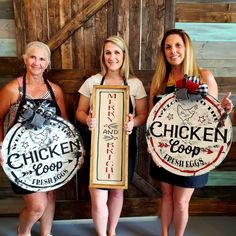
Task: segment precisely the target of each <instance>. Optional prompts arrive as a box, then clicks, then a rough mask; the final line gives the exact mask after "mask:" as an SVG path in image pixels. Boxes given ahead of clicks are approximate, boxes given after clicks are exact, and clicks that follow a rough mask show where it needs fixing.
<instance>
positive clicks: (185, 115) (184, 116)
mask: <svg viewBox="0 0 236 236" xmlns="http://www.w3.org/2000/svg"><path fill="white" fill-rule="evenodd" d="M197 107H198V106H197V104H196V105H194V106H193V107H191V108H183V107H182V106H181V105H180V104H179V105H178V106H177V114H178V116H179V117H180V119H181V120H182V121H183V123H184V124H185V125H187V124H191V123H190V122H189V119H190V118H191V117H192V116H193V115H194V113H195V110H196V109H197Z"/></svg>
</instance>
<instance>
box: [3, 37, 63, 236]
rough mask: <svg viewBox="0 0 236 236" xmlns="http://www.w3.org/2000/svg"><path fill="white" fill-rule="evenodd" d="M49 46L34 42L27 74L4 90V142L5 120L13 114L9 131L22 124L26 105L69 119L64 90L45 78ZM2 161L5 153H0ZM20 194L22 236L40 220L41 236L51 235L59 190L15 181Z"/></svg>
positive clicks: (28, 55) (29, 47)
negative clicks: (28, 186) (34, 187)
mask: <svg viewBox="0 0 236 236" xmlns="http://www.w3.org/2000/svg"><path fill="white" fill-rule="evenodd" d="M50 57H51V52H50V49H49V47H48V46H47V45H46V44H44V43H42V42H39V41H34V42H30V43H29V44H28V45H27V46H26V49H25V54H24V55H23V59H24V64H25V69H26V71H25V74H24V75H23V76H21V77H18V78H16V79H14V80H12V81H11V82H9V83H8V84H6V85H5V86H4V87H3V88H2V89H1V90H0V141H1V143H2V141H3V135H4V130H3V129H4V120H5V117H6V115H7V114H9V122H8V127H9V129H10V128H11V127H12V126H13V125H14V124H15V123H16V122H17V121H18V118H19V117H20V114H21V112H22V110H23V109H24V108H23V107H24V105H25V104H26V103H32V104H34V101H36V100H37V101H38V104H42V103H44V104H47V106H48V107H49V109H50V111H51V112H52V114H55V115H60V116H61V117H63V118H65V119H66V118H67V115H66V109H65V103H64V95H63V92H62V90H61V88H60V87H59V86H58V85H56V84H54V83H52V82H49V81H48V80H47V79H45V78H44V75H43V74H44V71H45V70H46V69H47V68H48V66H49V64H50ZM0 158H1V162H3V160H2V154H1V152H0ZM11 185H12V189H13V191H14V192H15V193H16V194H20V195H22V196H23V199H24V202H25V207H24V208H23V209H22V210H21V212H20V217H19V226H18V236H30V235H31V229H32V227H33V225H34V224H35V223H36V222H37V221H38V220H40V223H41V236H50V235H51V229H52V222H53V217H54V211H55V191H47V192H32V191H28V190H26V189H23V188H21V187H19V186H18V185H16V184H15V183H13V182H11Z"/></svg>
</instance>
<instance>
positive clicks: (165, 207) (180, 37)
mask: <svg viewBox="0 0 236 236" xmlns="http://www.w3.org/2000/svg"><path fill="white" fill-rule="evenodd" d="M184 74H187V75H188V76H197V77H199V78H200V81H201V82H204V83H207V85H208V93H209V94H210V95H211V96H213V97H215V98H217V96H218V90H217V84H216V81H215V79H214V76H213V75H212V73H211V72H210V71H209V70H207V69H204V70H203V69H200V68H199V67H198V65H197V63H196V60H195V58H194V55H193V48H192V43H191V39H190V38H189V36H188V35H187V34H186V33H185V32H184V31H183V30H181V29H171V30H169V31H167V32H166V33H165V35H164V37H163V39H162V41H161V47H160V52H159V58H158V64H157V67H156V71H155V74H154V77H153V79H152V84H151V89H150V110H151V109H152V107H153V106H154V104H155V103H156V102H157V101H158V99H157V97H156V96H158V95H162V94H167V93H171V92H173V91H175V84H176V81H178V80H181V79H183V78H184ZM228 97H229V96H226V97H225V98H224V99H223V100H222V102H221V104H222V107H223V108H225V109H226V111H227V112H230V111H232V108H233V104H232V102H231V100H230V99H229V98H228ZM150 175H151V176H152V177H153V178H156V179H157V180H159V181H160V182H161V189H162V201H161V224H162V233H161V235H162V236H168V235H169V232H168V230H169V226H170V224H171V222H172V220H173V222H174V227H175V235H178V236H183V235H184V231H185V227H186V225H187V222H188V208H189V201H190V199H191V196H192V194H193V192H194V189H195V188H199V187H203V186H204V185H205V184H206V183H207V176H208V175H207V174H203V175H201V176H191V177H185V176H180V175H176V174H173V173H171V172H169V171H167V170H165V169H164V168H159V167H158V166H156V165H155V164H154V162H151V166H150Z"/></svg>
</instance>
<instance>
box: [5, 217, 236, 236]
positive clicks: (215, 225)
mask: <svg viewBox="0 0 236 236" xmlns="http://www.w3.org/2000/svg"><path fill="white" fill-rule="evenodd" d="M17 224H18V219H17V218H0V236H16V228H17ZM235 229H236V217H229V216H225V217H224V216H191V217H190V219H189V223H188V226H187V229H186V234H185V236H235V235H236V234H235ZM173 235H174V231H173V228H171V234H170V236H173ZM32 236H40V234H39V224H38V223H37V224H36V225H35V226H34V228H33V231H32ZM53 236H96V233H95V230H94V225H93V224H92V221H91V219H88V220H56V221H55V222H54V224H53ZM117 236H160V219H159V218H158V217H132V218H121V219H120V221H119V225H118V228H117Z"/></svg>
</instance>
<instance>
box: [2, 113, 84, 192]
mask: <svg viewBox="0 0 236 236" xmlns="http://www.w3.org/2000/svg"><path fill="white" fill-rule="evenodd" d="M83 154H84V149H83V143H82V139H81V137H80V134H79V133H78V131H77V130H76V129H75V127H74V126H73V125H72V124H71V123H70V122H68V121H65V120H64V119H62V118H61V117H58V116H55V117H53V118H52V119H50V120H49V123H48V124H47V125H44V126H42V127H41V128H37V129H33V128H27V126H24V125H23V124H22V123H16V124H15V125H14V126H13V127H12V128H11V129H10V130H9V131H8V133H7V135H6V136H5V138H4V141H3V146H2V155H3V159H4V163H3V169H4V171H5V173H6V175H7V176H8V177H9V179H10V180H11V181H12V182H14V183H15V184H17V185H18V186H20V187H21V188H24V189H26V190H29V191H35V192H37V191H42V192H45V191H49V190H53V189H56V188H59V187H61V186H62V185H64V184H66V183H67V182H68V181H69V180H70V179H71V178H72V177H73V176H74V175H75V173H76V172H77V170H78V169H80V167H81V165H82V164H83V160H84V157H83Z"/></svg>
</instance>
